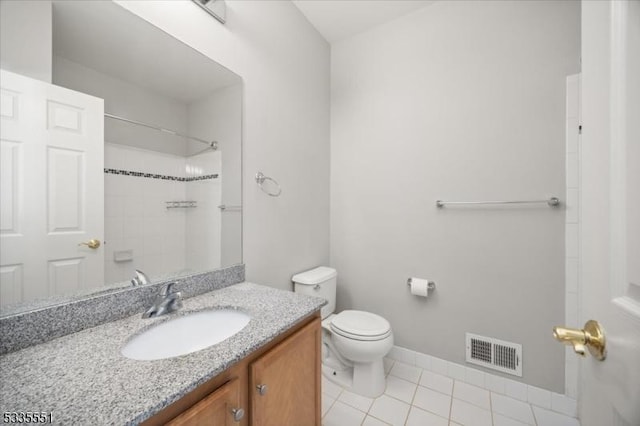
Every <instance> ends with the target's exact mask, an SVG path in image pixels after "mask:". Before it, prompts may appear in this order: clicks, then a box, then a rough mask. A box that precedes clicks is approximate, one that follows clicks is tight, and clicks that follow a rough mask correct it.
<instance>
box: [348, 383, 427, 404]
mask: <svg viewBox="0 0 640 426" xmlns="http://www.w3.org/2000/svg"><path fill="white" fill-rule="evenodd" d="M417 387H418V385H417V384H415V383H412V382H409V381H407V380H404V379H400V378H398V377H395V376H389V377H387V388H386V389H385V391H384V393H385V394H387V395H389V396H391V397H394V398H396V399H399V400H400V401H404V402H406V403H409V404H411V401H413V395H414V394H415V393H416V388H417ZM343 395H344V392H343ZM365 411H366V410H365Z"/></svg>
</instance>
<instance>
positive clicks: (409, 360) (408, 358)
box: [400, 348, 416, 365]
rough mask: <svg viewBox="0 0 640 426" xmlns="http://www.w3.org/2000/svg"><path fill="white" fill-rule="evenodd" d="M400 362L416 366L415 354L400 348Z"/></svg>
mask: <svg viewBox="0 0 640 426" xmlns="http://www.w3.org/2000/svg"><path fill="white" fill-rule="evenodd" d="M400 361H402V362H404V363H405V364H408V365H416V352H415V351H412V350H411V349H407V348H400Z"/></svg>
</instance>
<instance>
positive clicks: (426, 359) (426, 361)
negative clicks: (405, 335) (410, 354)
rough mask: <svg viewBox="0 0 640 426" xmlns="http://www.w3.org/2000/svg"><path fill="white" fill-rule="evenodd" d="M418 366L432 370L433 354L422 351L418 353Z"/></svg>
mask: <svg viewBox="0 0 640 426" xmlns="http://www.w3.org/2000/svg"><path fill="white" fill-rule="evenodd" d="M416 367H420V368H422V369H425V370H431V356H429V355H426V354H421V353H419V352H418V353H416Z"/></svg>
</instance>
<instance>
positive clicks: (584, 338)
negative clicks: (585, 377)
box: [553, 320, 607, 361]
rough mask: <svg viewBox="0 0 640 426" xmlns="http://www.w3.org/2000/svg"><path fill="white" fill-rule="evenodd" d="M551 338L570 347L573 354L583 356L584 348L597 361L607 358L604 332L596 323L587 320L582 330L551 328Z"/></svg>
mask: <svg viewBox="0 0 640 426" xmlns="http://www.w3.org/2000/svg"><path fill="white" fill-rule="evenodd" d="M553 337H554V338H555V339H556V340H558V341H560V342H562V343H565V344H567V345H572V346H573V350H574V351H575V353H577V354H578V355H581V356H585V353H586V351H585V347H586V349H588V350H589V353H590V354H591V355H592V356H593V357H594V358H595V359H597V360H598V361H604V359H605V358H606V356H607V350H606V345H607V342H606V339H605V337H604V330H603V329H602V327H601V326H600V324H599V323H598V321H594V320H589V321H587V322H586V323H585V324H584V328H583V329H582V330H580V329H577V328H566V327H559V326H557V327H553Z"/></svg>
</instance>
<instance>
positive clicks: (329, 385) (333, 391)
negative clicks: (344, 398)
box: [322, 376, 342, 398]
mask: <svg viewBox="0 0 640 426" xmlns="http://www.w3.org/2000/svg"><path fill="white" fill-rule="evenodd" d="M341 392H342V388H341V387H340V386H338V385H336V384H335V383H333V382H331V381H329V379H327V378H326V377H324V376H323V377H322V393H324V394H327V395H329V396H330V397H331V398H338V396H340V393H341Z"/></svg>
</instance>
